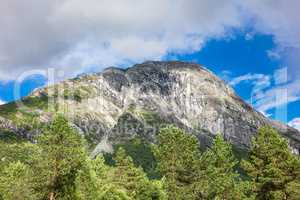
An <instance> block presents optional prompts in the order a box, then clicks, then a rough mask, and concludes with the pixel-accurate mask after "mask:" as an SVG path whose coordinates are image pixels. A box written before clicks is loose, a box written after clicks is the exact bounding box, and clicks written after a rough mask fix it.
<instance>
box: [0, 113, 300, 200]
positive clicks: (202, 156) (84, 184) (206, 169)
mask: <svg viewBox="0 0 300 200" xmlns="http://www.w3.org/2000/svg"><path fill="white" fill-rule="evenodd" d="M42 130H43V131H42V132H43V134H41V135H40V136H38V137H37V138H36V140H35V141H34V142H28V141H25V140H24V141H21V142H20V141H19V140H18V142H16V140H15V139H14V138H11V137H8V138H2V139H1V144H0V199H3V200H46V199H48V200H183V199H184V200H201V199H205V200H206V199H207V200H210V199H211V200H221V199H223V200H242V199H246V200H247V199H249V200H250V199H253V200H254V199H259V200H299V199H300V159H299V156H297V155H295V154H293V153H292V152H291V151H290V149H289V146H288V143H287V141H286V140H285V139H283V138H282V137H281V136H280V135H279V134H278V133H277V132H276V131H275V130H273V129H272V128H270V127H262V128H261V129H260V130H259V132H258V133H257V134H256V137H255V138H253V141H252V146H251V148H250V149H249V151H248V152H247V154H246V155H243V156H242V158H241V157H240V156H237V154H236V153H235V151H234V148H233V147H232V146H231V145H230V144H229V143H228V142H227V141H225V140H224V139H223V137H222V136H220V135H218V136H216V138H215V139H214V141H213V143H212V145H211V147H210V148H208V149H206V150H205V151H203V150H201V148H199V143H198V140H197V138H196V137H195V136H193V135H191V134H188V133H185V132H184V131H183V130H181V129H179V128H177V127H175V126H172V125H170V126H166V127H165V128H162V129H161V130H160V132H159V133H158V136H157V142H156V143H155V144H149V143H146V142H144V141H143V140H142V139H139V138H134V139H132V141H130V142H128V144H123V145H119V146H118V147H117V150H116V151H115V153H114V154H113V155H110V154H103V155H98V156H97V157H91V156H90V151H89V150H88V147H87V146H88V145H87V142H86V141H85V139H84V138H83V137H82V135H80V134H79V133H77V132H76V130H75V129H74V128H73V127H72V126H71V125H70V124H69V123H68V121H67V120H66V119H65V118H64V117H62V116H60V115H58V116H56V117H55V119H54V120H53V121H52V122H51V124H49V125H47V126H45V127H43V129H42Z"/></svg>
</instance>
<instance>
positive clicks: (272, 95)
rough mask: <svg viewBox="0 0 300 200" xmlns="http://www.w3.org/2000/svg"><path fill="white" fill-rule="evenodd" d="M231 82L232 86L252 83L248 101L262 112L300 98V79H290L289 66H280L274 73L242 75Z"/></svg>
mask: <svg viewBox="0 0 300 200" xmlns="http://www.w3.org/2000/svg"><path fill="white" fill-rule="evenodd" d="M229 83H230V85H232V86H236V85H238V84H241V83H246V84H250V85H252V92H251V99H249V100H248V101H249V102H250V103H251V104H252V105H253V106H254V107H255V108H256V109H257V110H259V111H260V112H262V113H268V111H270V110H271V109H274V108H279V107H281V106H286V105H287V104H289V103H291V102H295V101H299V100H300V87H299V86H300V80H292V81H289V80H288V74H287V68H279V69H277V70H275V72H274V73H273V75H264V74H246V75H242V76H239V77H235V78H232V79H231V81H230V82H229Z"/></svg>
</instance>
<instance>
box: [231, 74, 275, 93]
mask: <svg viewBox="0 0 300 200" xmlns="http://www.w3.org/2000/svg"><path fill="white" fill-rule="evenodd" d="M242 82H246V83H250V84H251V85H253V92H257V91H259V90H262V89H264V88H266V87H269V86H270V85H271V79H270V76H268V75H264V74H250V73H249V74H245V75H242V76H238V77H235V78H233V79H232V80H231V81H230V82H229V85H231V86H236V85H238V84H240V83H242Z"/></svg>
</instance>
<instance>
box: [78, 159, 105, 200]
mask: <svg viewBox="0 0 300 200" xmlns="http://www.w3.org/2000/svg"><path fill="white" fill-rule="evenodd" d="M104 162H105V161H104V158H103V156H102V155H98V156H97V157H96V158H95V159H94V160H92V159H90V158H87V160H86V162H85V164H84V166H83V168H82V169H81V170H80V171H79V172H78V175H77V178H76V193H77V194H76V195H77V198H78V199H80V200H98V199H99V196H101V195H103V192H105V191H106V190H107V188H104V187H105V186H106V185H109V184H110V180H109V177H110V176H111V173H110V172H111V168H110V167H109V166H107V165H106V164H105V163H104Z"/></svg>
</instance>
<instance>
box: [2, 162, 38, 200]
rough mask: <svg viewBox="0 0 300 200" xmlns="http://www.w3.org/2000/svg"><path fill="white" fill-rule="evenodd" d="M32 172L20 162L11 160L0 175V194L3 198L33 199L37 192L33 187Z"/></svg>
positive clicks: (16, 199) (12, 199) (13, 199)
mask: <svg viewBox="0 0 300 200" xmlns="http://www.w3.org/2000/svg"><path fill="white" fill-rule="evenodd" d="M32 176H33V173H32V171H30V169H29V167H28V166H27V165H25V164H23V163H21V162H19V161H18V162H12V163H10V164H9V165H8V166H7V167H5V168H4V170H3V173H2V174H1V176H0V194H1V196H2V198H3V199H5V200H35V199H38V193H37V192H36V191H35V190H34V189H33V188H34V183H33V181H32Z"/></svg>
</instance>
